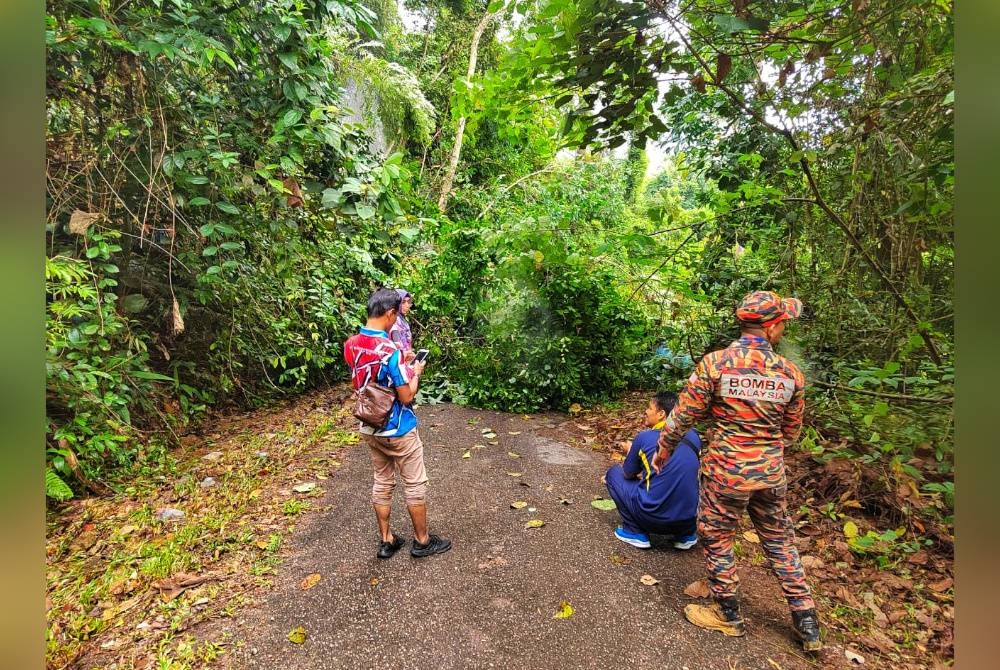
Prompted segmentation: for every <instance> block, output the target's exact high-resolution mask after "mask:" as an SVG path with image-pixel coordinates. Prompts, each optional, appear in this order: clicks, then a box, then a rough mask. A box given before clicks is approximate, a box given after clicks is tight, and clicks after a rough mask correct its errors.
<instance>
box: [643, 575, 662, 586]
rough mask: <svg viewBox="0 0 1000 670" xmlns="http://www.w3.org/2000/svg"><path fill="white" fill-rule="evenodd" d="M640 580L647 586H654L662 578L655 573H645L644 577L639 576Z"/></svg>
mask: <svg viewBox="0 0 1000 670" xmlns="http://www.w3.org/2000/svg"><path fill="white" fill-rule="evenodd" d="M639 581H640V582H642V583H643V584H645V585H646V586H653V585H655V584H659V583H660V580H659V579H657V578H656V577H654V576H653V575H643V576H642V577H640V578H639Z"/></svg>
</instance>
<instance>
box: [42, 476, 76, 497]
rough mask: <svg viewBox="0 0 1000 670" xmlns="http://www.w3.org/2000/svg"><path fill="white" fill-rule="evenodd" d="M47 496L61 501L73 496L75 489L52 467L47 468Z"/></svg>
mask: <svg viewBox="0 0 1000 670" xmlns="http://www.w3.org/2000/svg"><path fill="white" fill-rule="evenodd" d="M45 497H46V498H51V499H53V500H58V501H59V502H62V501H64V500H69V499H70V498H72V497H73V489H71V488H70V487H69V484H67V483H66V482H64V481H63V480H62V478H60V477H59V475H58V474H56V471H55V470H53V469H52V468H47V469H46V470H45Z"/></svg>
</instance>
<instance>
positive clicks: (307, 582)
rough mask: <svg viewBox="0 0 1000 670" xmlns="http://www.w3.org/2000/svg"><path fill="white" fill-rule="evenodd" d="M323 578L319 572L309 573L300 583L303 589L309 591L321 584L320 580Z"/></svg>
mask: <svg viewBox="0 0 1000 670" xmlns="http://www.w3.org/2000/svg"><path fill="white" fill-rule="evenodd" d="M322 578H323V577H322V576H321V575H320V574H319V573H318V572H314V573H312V574H311V575H307V576H306V578H305V579H303V580H302V582H301V583H299V587H301V589H302V590H303V591H308V590H309V589H311V588H312V587H314V586H316V585H317V584H319V580H321V579H322Z"/></svg>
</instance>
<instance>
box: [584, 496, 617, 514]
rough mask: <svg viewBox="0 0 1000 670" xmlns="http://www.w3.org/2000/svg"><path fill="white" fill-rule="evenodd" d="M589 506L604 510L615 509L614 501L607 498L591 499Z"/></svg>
mask: <svg viewBox="0 0 1000 670" xmlns="http://www.w3.org/2000/svg"><path fill="white" fill-rule="evenodd" d="M590 506H591V507H593V508H595V509H599V510H602V511H605V512H609V511H611V510H613V509H616V506H615V501H614V500H611V499H609V498H598V499H597V500H591V501H590Z"/></svg>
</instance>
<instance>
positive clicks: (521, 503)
mask: <svg viewBox="0 0 1000 670" xmlns="http://www.w3.org/2000/svg"><path fill="white" fill-rule="evenodd" d="M510 506H511V507H512V508H513V509H524V508H525V507H527V506H528V503H526V502H525V501H523V500H515V501H514V502H512V503H511V504H510Z"/></svg>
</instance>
